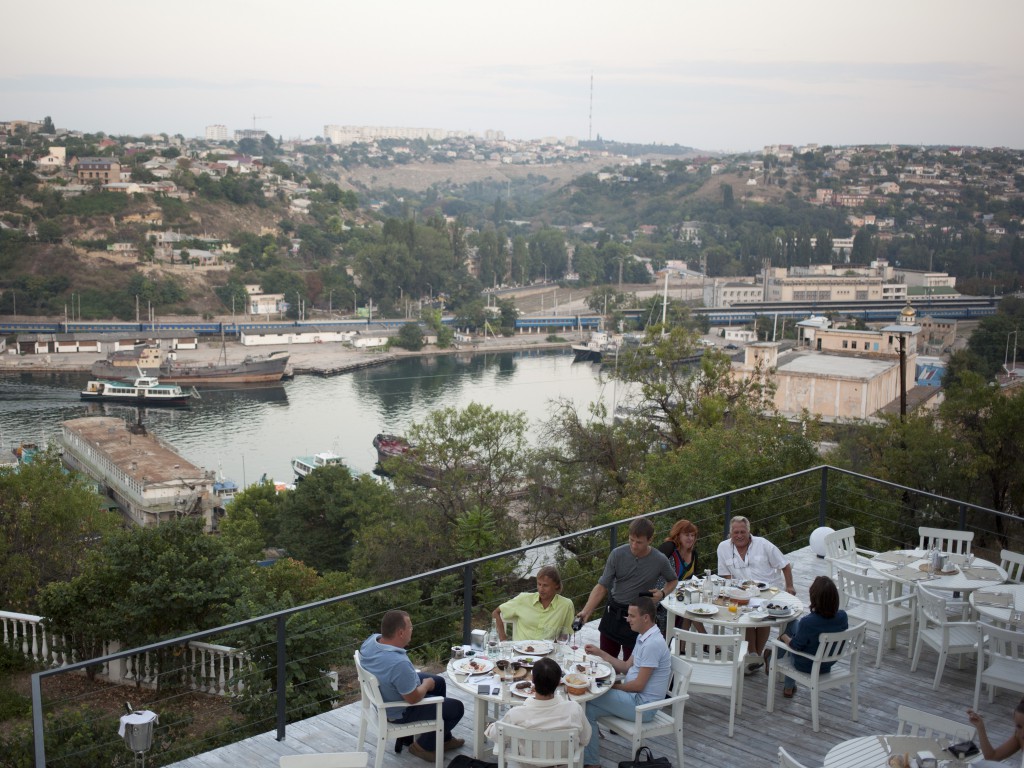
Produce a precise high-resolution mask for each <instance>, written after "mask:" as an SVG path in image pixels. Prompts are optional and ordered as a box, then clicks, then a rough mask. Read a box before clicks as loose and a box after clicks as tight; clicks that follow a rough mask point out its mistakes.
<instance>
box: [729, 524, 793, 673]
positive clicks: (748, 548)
mask: <svg viewBox="0 0 1024 768" xmlns="http://www.w3.org/2000/svg"><path fill="white" fill-rule="evenodd" d="M718 575H719V576H721V577H722V578H724V579H742V580H749V581H763V582H765V583H767V584H768V585H769V586H773V587H778V588H779V589H785V590H786V591H787V592H789V594H791V595H795V594H796V589H795V588H794V587H793V566H792V565H791V564H790V563H789V561H788V560H786V557H785V555H783V554H782V550H780V549H779V548H778V547H776V546H775V545H774V544H772V543H771V542H770V541H768V539H765V538H762V537H760V536H751V535H750V521H749V520H748V519H747V518H745V517H740V516H738V515H737V516H736V517H734V518H732V519H731V520H730V521H729V538H728V539H726V540H725V541H723V542H722V543H721V544H719V545H718ZM771 632H772V630H771V627H758V628H756V629H748V630H747V632H746V639H747V646H748V648H749V650H750V652H749V653H748V655H747V672H756V671H757V670H758V668H760V667H761V665H762V664H764V660H763V659H762V658H761V654H762V653H764V647H765V644H767V642H768V636H769V635H770V634H771Z"/></svg>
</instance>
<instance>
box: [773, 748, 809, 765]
mask: <svg viewBox="0 0 1024 768" xmlns="http://www.w3.org/2000/svg"><path fill="white" fill-rule="evenodd" d="M779 768H807V766H806V765H804V764H803V763H801V762H800V761H799V760H797V759H796V758H795V757H793V756H792V755H791V754H789V752H787V751H786V748H785V747H779Z"/></svg>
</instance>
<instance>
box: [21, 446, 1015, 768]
mask: <svg viewBox="0 0 1024 768" xmlns="http://www.w3.org/2000/svg"><path fill="white" fill-rule="evenodd" d="M736 515H743V516H745V517H747V518H749V519H750V520H751V521H752V527H753V529H754V532H755V533H756V534H757V535H762V536H765V537H766V538H768V539H770V540H771V541H773V542H774V543H775V544H777V545H778V546H779V547H780V548H781V549H782V550H783V551H784V552H789V551H793V550H795V549H798V548H800V547H803V546H805V545H806V542H807V541H808V537H809V535H810V533H811V531H813V530H814V529H815V528H817V527H820V526H824V525H831V526H832V527H834V528H837V529H838V528H841V527H847V526H849V525H853V526H855V527H856V528H857V537H858V544H859V545H861V546H869V547H871V548H873V549H893V548H900V547H902V546H914V545H916V543H917V526H919V525H930V526H938V527H947V528H949V527H956V528H959V529H964V528H970V529H972V530H975V532H976V539H975V549H976V550H981V551H982V552H987V553H988V554H992V555H993V556H995V557H996V559H998V551H999V549H1001V548H1004V547H1005V548H1010V549H1018V550H1019V549H1020V547H1021V543H1022V541H1024V528H1022V525H1021V520H1020V519H1019V518H1017V517H1015V516H1013V515H1008V514H1005V513H1001V512H997V511H995V510H991V509H987V508H985V507H981V506H978V505H974V504H970V503H967V502H962V501H958V500H955V499H950V498H947V497H943V496H940V495H937V494H933V493H929V492H926V491H919V490H915V489H912V488H909V487H906V486H902V485H899V484H896V483H891V482H887V481H883V480H878V479H876V478H872V477H868V476H866V475H860V474H858V473H855V472H850V471H848V470H843V469H837V468H834V467H829V466H819V467H815V468H812V469H808V470H804V471H801V472H796V473H793V474H791V475H787V476H784V477H778V478H774V479H772V480H768V481H765V482H761V483H756V484H753V485H749V486H746V487H743V488H737V489H734V490H730V491H727V492H724V493H719V494H715V495H713V496H709V497H706V498H703V499H699V500H695V501H692V502H687V503H684V504H679V505H676V506H672V507H668V508H665V509H660V510H656V511H652V512H650V513H648V514H647V515H646V516H647V517H649V518H650V519H652V521H653V522H654V523H655V526H656V531H657V533H656V537H655V540H656V541H660V540H661V539H662V538H663V537H664V536H665V534H667V532H668V529H669V528H670V527H671V525H672V523H674V522H675V520H676V519H678V518H681V517H686V518H688V519H690V520H691V521H693V522H694V523H695V524H696V525H697V526H698V527H699V528H700V529H701V531H702V537H701V538H700V540H699V541H698V549H700V550H702V551H703V563H702V564H701V567H702V568H703V567H711V568H712V569H714V563H713V557H714V555H713V552H714V547H715V546H716V545H717V542H718V541H719V540H720V536H719V534H720V533H721V534H727V532H728V526H729V519H730V518H731V517H733V516H736ZM628 522H629V520H619V521H615V522H611V523H607V524H604V525H600V526H596V527H593V528H589V529H586V530H584V531H580V532H576V533H572V534H567V535H564V536H559V537H554V538H551V539H546V540H544V541H539V542H535V543H531V544H528V545H524V546H521V547H517V548H514V549H510V550H506V551H504V552H498V553H494V554H490V555H486V556H484V557H479V558H476V559H473V560H468V561H465V562H462V563H457V564H454V565H450V566H446V567H443V568H439V569H436V570H432V571H429V572H426V573H422V574H417V575H415V576H410V577H406V578H403V579H397V580H395V581H391V582H388V583H386V584H381V585H377V586H373V587H368V588H366V589H361V590H357V591H353V592H349V593H347V594H344V595H339V596H337V597H332V598H330V599H326V600H321V601H318V602H314V603H309V604H306V605H301V606H296V607H293V608H288V609H285V610H280V611H276V612H274V613H270V614H267V615H263V616H258V617H254V618H251V619H247V620H245V621H240V622H236V623H233V624H229V625H225V626H221V627H216V628H213V629H208V630H203V631H201V632H194V633H191V634H188V635H184V636H181V637H176V638H173V639H170V640H165V641H161V642H158V643H153V644H151V645H147V646H145V647H142V648H132V649H126V650H122V651H117V652H115V653H109V654H107V655H105V656H103V657H100V658H95V659H89V660H81V661H79V660H74V661H72V660H70V659H69V658H68V656H67V654H65V655H64V656H63V657H60V659H59V660H58V659H56V658H54V657H52V655H51V656H46V655H44V656H43V657H37V656H34V657H36V658H41V659H42V661H44V662H47V663H51V664H59V666H57V667H54V668H51V669H46V670H43V671H40V672H36V673H35V674H33V675H32V681H31V697H32V718H33V729H34V733H33V749H34V756H35V762H36V765H37V766H45V765H47V762H46V761H47V757H46V742H47V739H46V731H45V728H46V721H45V719H44V700H43V684H44V682H46V681H48V680H50V679H51V678H56V677H58V676H62V675H68V674H69V673H82V672H85V671H87V670H92V671H93V672H95V670H97V669H101V670H102V669H112V668H115V667H118V666H120V665H122V664H128V665H134V668H135V669H136V670H137V673H136V677H135V678H133V680H134V681H135V682H136V684H137V687H138V688H140V689H141V688H143V687H144V685H145V686H149V687H151V688H155V689H156V690H157V692H158V693H160V692H162V691H166V695H165V696H163V698H160V699H158V700H157V701H156V702H152V703H150V704H148V705H147V706H153V705H154V704H160V705H161V706H163V707H165V708H172V707H173V706H175V705H176V704H177V703H178V702H180V697H181V695H182V694H181V690H182V689H184V688H187V689H188V690H189V691H193V690H197V689H198V690H206V691H208V692H209V693H211V694H219V698H220V700H221V701H222V702H223V706H224V708H225V709H224V712H223V714H224V717H225V718H227V717H228V715H229V714H230V713H231V712H232V709H233V708H235V709H238V708H242V709H244V707H245V706H246V705H250V706H253V705H254V706H255V707H256V709H257V710H258V709H259V708H260V707H262V708H263V711H265V713H266V715H265V716H264V717H262V718H260V717H256V718H255V719H254V720H252V721H250V722H249V723H248V724H247V725H243V726H239V725H237V723H236V724H234V725H230V724H229V725H226V726H225V728H226V732H219V733H217V734H215V735H213V736H205V737H201V738H199V739H192V740H191V741H188V740H185V741H183V743H182V744H177V743H175V746H174V748H173V749H168V750H166V751H165V752H164V754H163V755H162V756H160V758H159V759H156V760H154V759H151V760H150V763H151V764H152V765H162V764H166V762H173V761H174V760H178V759H183V758H184V757H187V756H188V755H189V754H195V753H198V752H202V751H207V750H208V749H210V748H213V746H215V745H216V746H219V745H221V744H222V743H225V739H228V740H229V741H227V742H226V743H230V740H239V738H244V737H246V736H249V735H253V733H254V732H262V731H266V730H268V728H270V727H271V725H272V727H273V729H276V734H277V738H278V740H281V739H284V738H285V734H286V729H287V723H288V722H289V720H290V719H292V720H294V719H301V718H302V717H305V716H308V714H311V713H313V712H317V711H321V712H322V711H327V710H329V708H330V706H331V705H332V703H333V702H334V701H335V700H336V696H337V695H338V694H336V693H331V691H330V690H328V689H325V688H323V687H322V686H323V682H324V680H323V679H320V678H326V677H328V676H333V678H334V679H333V681H332V682H333V691H337V690H338V687H339V683H338V676H337V673H338V670H339V669H340V670H342V671H344V668H345V667H346V666H350V665H351V659H352V652H353V651H354V650H356V649H357V648H358V642H359V640H360V639H361V638H363V637H365V636H366V635H367V634H368V633H369V632H370V631H372V630H373V628H374V627H375V626H376V624H377V623H379V617H380V615H381V614H382V613H383V612H384V611H385V610H387V609H390V608H403V609H405V610H408V611H410V613H414V612H415V613H416V614H417V615H422V616H423V617H424V618H423V619H420V620H419V622H418V623H417V625H416V627H417V629H416V632H417V634H419V635H420V636H424V635H425V636H427V637H428V638H429V639H428V641H427V642H425V643H421V644H420V645H417V646H415V647H413V648H410V649H409V651H410V653H411V654H412V655H413V656H419V657H421V658H423V659H426V660H428V661H429V660H431V659H433V660H437V659H439V658H442V657H443V656H444V650H443V649H446V648H447V647H449V646H450V645H451V644H453V643H455V642H462V643H468V642H470V635H471V630H472V628H473V624H474V621H475V622H476V623H477V624H478V625H479V624H482V623H484V624H485V623H489V620H490V612H491V611H492V610H493V608H494V607H496V606H497V605H500V603H501V602H504V600H505V599H506V598H507V596H508V593H507V591H506V590H507V588H508V587H509V585H510V584H511V583H512V582H513V581H517V580H521V578H522V577H524V576H527V575H529V574H530V573H533V572H535V570H536V567H537V566H539V565H542V564H549V563H550V564H556V565H559V566H560V568H561V570H562V578H563V594H565V595H566V596H568V597H570V598H571V599H573V600H574V602H575V603H576V604H577V605H580V604H582V603H581V601H582V600H585V596H586V595H587V594H588V593H589V591H590V589H591V587H592V586H593V584H594V583H595V582H596V580H597V577H598V575H599V574H600V572H601V569H602V568H603V566H604V562H605V559H606V556H607V552H608V551H609V550H610V549H612V548H614V547H615V546H616V545H617V544H618V541H619V537H620V534H621V531H623V530H624V526H625V525H626V524H628ZM705 542H713V543H710V544H707V543H705ZM424 584H426V585H429V587H430V589H429V590H427V589H414V588H413V587H421V586H423V585H424ZM313 612H318V613H316V614H314V613H313ZM311 617H315V619H316V620H313V618H311ZM304 620H308V621H306V623H305V624H303V621H304ZM5 626H6V625H5ZM247 633H253V634H256V633H261V635H260V637H261V640H260V641H259V642H255V643H254V642H251V641H250V642H247V643H243V644H242V645H244V647H241V648H239V647H238V646H239V638H242V637H245V636H247ZM33 636H34V635H33ZM218 638H219V639H220V640H221V642H220V643H217V642H215V640H216V639H218ZM6 639H7V636H6V634H5V642H6ZM319 639H322V640H323V641H324V642H323V644H322V645H323V647H320V646H321V643H320V642H312V643H310V642H309V641H310V640H319ZM15 641H16V642H24V641H23V640H21V638H20V635H19V636H18V637H17V638H15ZM33 642H35V641H33ZM289 643H297V644H299V645H302V643H306V645H302V647H303V648H305V649H306V650H305V651H302V653H305V654H306V655H304V656H300V655H297V654H298V653H299V651H295V650H293V651H292V654H291V655H289ZM310 645H311V646H315V649H314V650H309V646H310ZM184 649H189V650H188V652H187V653H186V652H185V651H184ZM196 649H200V650H198V651H197V650H196ZM202 649H205V651H204V650H202ZM50 653H51V654H52V653H53V651H50ZM226 657H230V658H231V660H232V661H231V665H230V666H225V665H224V664H225V663H224V662H223V661H220V659H224V658H226ZM139 659H145V660H146V661H145V663H140V662H139V661H138V660H139ZM299 665H305V667H306V668H311V669H314V670H319V672H318V673H315V674H312V675H308V674H307V675H305V676H304V677H303V676H299V677H296V676H295V674H294V668H295V667H296V666H299ZM197 681H199V682H198V684H197ZM340 685H341V688H342V690H343V691H344V690H345V688H346V686H345V683H344V681H342V683H341V684H340ZM317 686H320V687H319V688H318V687H317ZM353 687H354V686H353ZM316 691H327V692H326V693H324V694H322V695H321V698H319V699H317V700H316V701H314V702H313V703H312V704H310V702H309V701H306V702H305V703H302V702H301V701H300V699H301V696H303V695H306V696H307V699H308V696H309V695H310V694H311V693H316ZM318 695H319V694H318ZM166 719H167V720H169V722H165V718H164V716H163V714H162V715H161V728H164V729H167V730H168V732H170V731H172V730H173V729H175V728H176V723H177V722H178V721H177V720H176V719H175V718H174V717H170V718H166ZM113 722H114V723H115V730H116V720H114V721H113ZM253 728H260V730H256V731H254V730H253ZM232 729H234V730H232ZM232 736H237V737H238V738H234V739H231V737H232ZM112 740H113V741H117V740H116V739H112ZM55 741H57V742H59V739H58V740H55ZM108 746H109V745H108ZM154 757H157V756H154ZM87 759H88V756H85V757H80V758H79V760H81V761H83V762H82V764H88V763H87V762H85V761H87ZM161 760H162V761H161ZM50 764H51V765H71V764H78V763H75V761H74V760H72V759H67V760H64V761H60V760H56V761H51V763H50ZM93 764H98V763H96V762H95V761H94V763H93Z"/></svg>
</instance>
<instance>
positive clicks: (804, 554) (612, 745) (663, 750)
mask: <svg viewBox="0 0 1024 768" xmlns="http://www.w3.org/2000/svg"><path fill="white" fill-rule="evenodd" d="M790 557H791V559H792V561H793V572H794V580H795V581H796V584H797V587H798V593H799V594H800V595H801V596H802V597H803V598H804V599H806V594H807V587H808V586H809V584H810V582H811V581H812V580H813V579H814V577H815V576H817V575H819V574H823V573H826V572H827V569H826V566H825V563H824V561H822V560H819V559H817V558H815V557H814V555H813V553H812V552H811V551H810V550H809V549H808V548H804V549H802V550H799V551H797V552H794V553H792V554H791V555H790ZM875 643H876V636H875V634H874V633H872V632H869V633H868V643H867V646H866V649H865V652H864V653H863V654H862V657H861V660H862V665H861V675H860V685H859V688H858V690H859V697H860V716H859V721H858V722H853V721H852V720H851V718H850V700H849V697H848V696H847V695H846V693H845V691H843V690H841V689H840V690H835V691H827V692H826V693H825V694H824V695H823V700H822V707H821V731H820V732H819V733H814V732H813V731H812V730H811V723H810V707H809V705H808V700H807V695H806V691H804V690H801V691H799V692H798V693H797V696H796V697H795V698H793V699H784V698H783V697H782V695H781V692H778V695H777V696H776V699H775V712H774V713H773V714H771V715H769V714H768V713H767V712H766V711H765V698H766V692H767V677H766V676H765V675H764V674H762V673H760V672H759V673H757V674H756V675H751V676H749V677H747V679H746V682H745V686H744V706H743V712H742V713H741V714H739V715H737V717H736V732H735V736H733V737H732V738H729V736H728V719H729V718H728V711H727V704H728V700H727V699H726V698H724V697H721V696H711V695H704V694H691V697H690V700H689V702H688V703H687V707H686V716H685V725H686V729H685V749H686V755H685V764H686V765H688V766H708V767H709V768H738V767H739V766H743V767H744V768H748V767H749V768H769V766H776V765H778V758H777V756H776V755H777V750H778V746H779V745H780V744H781V745H784V746H785V747H786V749H787V750H789V752H790V753H792V754H793V756H794V757H796V758H797V759H798V760H800V761H802V762H804V763H805V764H806V765H808V766H820V765H821V763H822V761H823V759H824V757H825V754H826V753H827V752H828V750H829V749H830V748H831V747H832V746H834V745H835V744H837V743H839V742H841V741H844V740H846V739H849V738H853V737H855V736H865V735H869V734H882V733H892V732H893V731H894V730H895V727H896V709H897V707H898V706H899V705H900V704H907V705H909V706H913V707H917V708H919V709H923V710H927V711H930V712H934V713H936V714H940V715H944V716H946V717H950V718H953V719H956V720H961V721H964V722H966V717H965V715H964V710H966V709H967V707H969V706H970V704H971V702H972V700H973V696H974V673H975V663H974V660H973V658H967V659H965V660H964V665H963V666H964V668H963V669H962V670H960V669H957V668H956V661H955V657H953V659H954V660H953V661H952V663H951V664H950V665H949V667H948V668H947V669H946V671H945V674H944V676H943V679H942V684H941V685H940V687H939V690H938V691H933V690H932V687H931V685H932V677H933V675H934V673H935V663H936V659H937V657H936V654H935V653H934V652H931V651H930V650H928V649H927V648H926V649H925V650H924V651H923V652H922V658H921V663H920V666H919V667H918V670H917V672H916V673H915V674H910V671H909V670H910V660H909V659H908V658H907V645H906V633H905V632H903V633H901V634H900V636H899V639H898V642H897V646H896V649H895V650H892V651H887V652H886V653H885V655H884V656H883V661H882V666H881V667H880V668H878V669H876V668H875V666H874V655H875V649H876V648H877V646H876V645H875ZM1019 698H1020V697H1019V696H1018V695H1016V694H1014V693H1012V692H1000V693H998V694H997V695H996V700H995V703H994V704H991V705H990V704H988V702H987V701H986V698H985V696H984V693H983V696H982V702H981V711H982V713H983V714H986V715H987V722H988V724H989V729H990V733H991V735H992V736H993V738H994V739H999V740H1000V741H1002V740H1003V739H1005V738H1007V737H1008V736H1009V735H1010V730H1011V715H1010V713H1011V711H1012V710H1013V708H1014V706H1016V704H1017V701H1018V700H1019ZM465 704H466V710H467V711H466V715H465V717H464V718H463V720H462V722H461V723H460V724H459V726H458V727H457V728H456V731H455V735H456V736H460V737H463V738H465V739H466V743H467V745H466V747H464V748H463V751H465V752H466V753H467V754H469V753H470V751H469V745H470V743H471V742H472V733H471V732H470V728H471V724H472V714H471V712H470V708H471V707H472V706H473V703H472V701H471V700H467V701H466V702H465ZM358 718H359V704H358V703H356V704H351V705H348V706H345V707H340V708H338V709H336V710H334V711H333V712H330V713H328V714H324V715H320V716H318V717H313V718H309V719H308V720H304V721H302V722H298V723H294V724H292V725H289V726H288V732H287V737H286V739H285V740H284V741H281V742H278V741H276V740H275V738H274V734H273V733H266V734H262V735H259V736H255V737H253V738H250V739H246V740H245V741H241V742H238V743H237V744H232V745H230V746H227V747H221V748H220V749H216V750H213V751H211V752H207V753H205V754H202V755H199V756H196V757H193V758H190V759H188V760H184V761H181V762H178V763H175V764H174V766H173V768H224V767H225V766H242V765H244V766H250V767H251V768H273V767H274V766H277V764H278V757H279V756H280V755H289V754H300V753H308V752H335V751H337V752H342V751H351V750H358V749H359V745H357V744H356V734H357V732H358V728H359V723H358ZM369 736H370V737H371V738H372V737H373V726H372V725H371V727H370V730H369ZM652 746H653V749H654V753H655V754H656V755H665V756H666V757H668V758H669V760H671V761H672V763H673V764H675V763H676V759H675V754H674V750H675V748H674V746H673V745H672V744H671V743H670V741H669V740H668V739H665V738H658V739H653V740H652ZM364 749H372V745H371V744H368V745H367V746H365V747H364ZM627 751H628V743H627V742H625V741H624V740H622V739H621V738H620V737H618V736H612V735H608V736H606V737H605V738H604V739H602V742H601V762H602V766H603V768H616V766H617V765H618V762H619V761H620V760H625V759H626V758H627V754H626V753H627ZM455 754H456V753H454V752H452V753H449V754H448V755H447V756H446V758H447V759H448V760H450V759H451V758H452V757H453V756H454V755H455ZM372 759H373V755H371V760H372ZM426 765H427V764H426V763H424V762H422V761H421V760H419V759H417V758H416V757H413V756H412V755H410V754H409V753H408V752H403V753H402V754H401V755H396V754H395V753H394V752H393V751H391V749H390V748H389V750H388V753H387V755H386V756H385V759H384V766H385V768H420V767H421V766H422V767H423V768H425V767H426ZM676 768H679V766H676Z"/></svg>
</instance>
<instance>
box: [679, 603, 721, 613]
mask: <svg viewBox="0 0 1024 768" xmlns="http://www.w3.org/2000/svg"><path fill="white" fill-rule="evenodd" d="M686 612H687V613H692V614H693V615H694V616H714V615H715V614H716V613H718V606H717V605H711V604H710V603H697V604H696V605H689V606H687V607H686Z"/></svg>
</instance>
